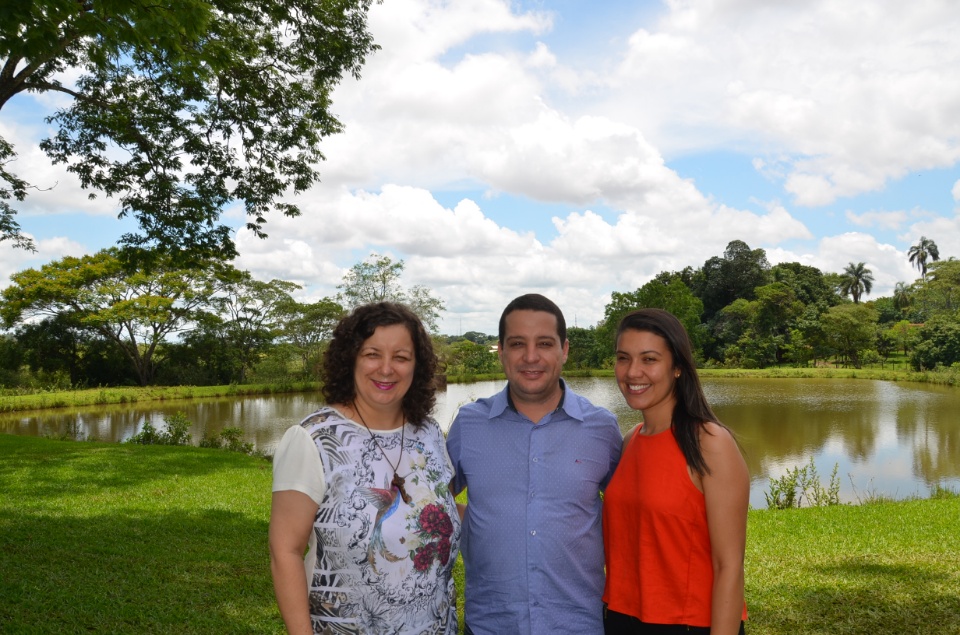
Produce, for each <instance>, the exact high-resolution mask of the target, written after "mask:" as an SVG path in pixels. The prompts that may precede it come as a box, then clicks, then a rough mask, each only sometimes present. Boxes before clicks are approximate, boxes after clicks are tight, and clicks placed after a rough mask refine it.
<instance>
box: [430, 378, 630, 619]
mask: <svg viewBox="0 0 960 635" xmlns="http://www.w3.org/2000/svg"><path fill="white" fill-rule="evenodd" d="M561 384H562V387H563V391H564V395H563V399H562V400H561V402H560V406H559V407H558V408H557V409H556V410H555V411H553V412H552V413H550V414H548V415H546V416H545V417H543V419H541V420H540V421H539V422H538V423H536V424H534V423H533V422H532V421H530V419H528V418H527V417H525V416H524V415H522V414H520V413H519V412H517V410H515V409H514V408H513V407H512V406H511V405H510V401H509V396H508V390H509V388H504V390H503V391H502V392H500V393H497V394H496V395H494V396H492V397H489V398H486V399H480V400H478V401H476V402H474V403H472V404H468V405H465V406H463V407H462V408H461V409H460V412H459V413H458V414H457V417H456V419H455V420H454V422H453V424H452V425H451V427H450V433H449V435H448V437H447V449H448V451H449V453H450V459H451V460H452V461H453V465H454V468H455V470H456V477H455V481H454V487H455V489H456V491H457V492H460V491H461V490H463V489H464V488H468V494H467V496H468V499H469V502H468V505H467V512H466V516H465V518H464V525H463V535H462V540H461V545H460V547H461V553H462V554H463V559H464V566H465V568H466V589H465V600H466V609H465V617H466V622H467V625H468V626H469V627H470V629H471V630H472V631H473V633H474V635H509V634H513V633H516V634H517V635H537V634H540V633H543V634H549V635H561V634H563V633H577V634H578V635H579V634H582V633H588V634H589V633H603V616H602V612H603V604H602V601H601V596H602V594H603V585H604V574H603V534H602V529H601V521H600V506H601V499H600V492H601V491H602V490H603V489H604V488H605V487H606V485H607V483H608V482H609V480H610V477H611V476H612V475H613V471H614V469H615V468H616V466H617V461H618V460H619V459H620V449H621V446H622V442H623V441H622V436H621V434H620V428H619V427H618V426H617V420H616V417H614V415H613V414H612V413H611V412H610V411H608V410H606V409H604V408H599V407H597V406H594V405H593V404H591V403H590V402H589V401H588V400H587V399H585V398H584V397H581V396H579V395H577V394H576V393H574V392H573V391H571V390H570V389H569V388H568V387H567V386H566V384H565V383H564V382H563V381H562V380H561Z"/></svg>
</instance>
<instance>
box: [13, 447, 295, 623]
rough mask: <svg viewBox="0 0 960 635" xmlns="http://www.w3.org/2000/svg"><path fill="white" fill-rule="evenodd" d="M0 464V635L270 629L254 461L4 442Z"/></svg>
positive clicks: (161, 450) (271, 606)
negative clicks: (15, 634)
mask: <svg viewBox="0 0 960 635" xmlns="http://www.w3.org/2000/svg"><path fill="white" fill-rule="evenodd" d="M0 456H2V457H3V459H2V460H0V632H3V633H186V634H193V633H217V634H222V633H280V632H282V630H283V625H282V622H281V621H280V617H279V614H278V612H277V609H276V603H275V600H274V597H273V588H272V584H271V580H270V571H269V557H268V550H267V516H268V506H269V476H268V475H269V470H270V464H269V463H268V462H266V461H263V460H261V459H256V458H253V457H248V456H245V455H240V454H236V453H230V452H223V451H217V450H203V449H199V448H171V447H144V446H128V445H120V444H104V443H86V442H80V443H78V442H69V441H68V442H62V441H51V440H48V439H30V438H23V437H6V436H4V435H0ZM251 468H252V469H251ZM260 469H263V470H264V472H263V473H261V472H259V470H260Z"/></svg>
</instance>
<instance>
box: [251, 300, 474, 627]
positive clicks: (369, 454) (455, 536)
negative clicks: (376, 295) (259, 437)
mask: <svg viewBox="0 0 960 635" xmlns="http://www.w3.org/2000/svg"><path fill="white" fill-rule="evenodd" d="M436 369H437V358H436V355H435V354H434V352H433V344H432V342H431V340H430V336H429V335H428V334H427V332H426V330H425V329H424V328H423V324H422V323H421V322H420V320H419V319H418V318H417V316H416V315H415V314H414V313H413V312H412V311H410V310H409V309H408V308H406V307H405V306H403V305H400V304H395V303H392V302H380V303H376V304H368V305H364V306H361V307H358V308H356V309H355V310H354V311H353V312H352V313H351V314H350V315H348V316H346V317H344V318H343V319H342V320H341V321H340V323H339V324H338V325H337V327H336V328H335V329H334V332H333V338H332V340H331V342H330V345H329V347H328V349H327V351H326V354H325V355H324V362H323V380H324V386H323V395H324V397H325V399H326V402H327V405H326V406H324V407H322V408H320V409H319V410H318V411H317V412H315V413H313V414H311V415H310V416H308V417H307V418H306V419H304V420H303V421H302V422H301V423H300V424H299V425H295V426H293V427H291V428H290V429H289V430H287V432H286V433H285V434H284V436H283V439H282V440H281V441H280V444H279V445H278V447H277V451H276V455H275V457H274V468H273V503H272V507H271V512H270V557H271V569H272V573H273V581H274V589H275V591H276V595H277V604H278V606H279V608H280V613H281V615H282V616H283V620H284V622H285V624H286V627H287V631H288V632H289V633H291V634H292V635H293V634H298V635H299V634H306V633H357V634H371V635H372V634H377V633H387V632H389V633H399V634H408V633H409V634H413V633H429V634H437V635H452V634H454V633H456V632H457V614H456V606H455V599H454V598H455V595H454V587H453V577H452V570H453V564H454V562H455V561H456V558H457V550H458V547H459V541H460V517H459V515H458V514H457V508H456V504H455V502H454V499H453V496H452V494H451V493H450V490H449V488H448V484H449V482H450V479H451V478H452V477H453V471H452V466H451V464H450V459H449V456H448V455H447V451H446V446H445V443H444V438H443V433H442V432H441V430H440V427H439V426H438V425H437V422H436V421H435V420H434V419H432V418H431V417H430V412H431V411H432V410H433V406H434V404H435V401H436V396H435V392H436V385H435V383H434V374H435V372H436ZM304 551H307V555H306V558H304V555H303V554H304Z"/></svg>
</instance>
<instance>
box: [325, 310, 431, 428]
mask: <svg viewBox="0 0 960 635" xmlns="http://www.w3.org/2000/svg"><path fill="white" fill-rule="evenodd" d="M394 324H402V325H403V326H405V327H407V330H408V331H409V332H410V338H411V339H412V340H413V350H414V356H415V363H414V366H413V380H412V383H411V384H410V389H409V390H408V391H407V394H406V395H404V396H403V401H402V402H401V409H402V410H403V416H404V418H405V419H406V420H407V421H408V422H410V423H411V424H413V425H414V426H416V427H419V426H422V425H423V424H424V421H425V420H426V418H427V417H428V416H430V413H431V412H432V411H433V407H434V405H436V402H437V395H436V393H437V385H436V377H435V375H436V372H437V355H436V353H434V352H433V340H431V339H430V336H429V335H428V334H427V331H426V329H425V328H423V323H422V322H420V318H418V317H417V315H416V314H415V313H414V312H413V311H411V310H410V309H408V308H407V307H405V306H404V305H402V304H398V303H396V302H375V303H373V304H364V305H363V306H358V307H357V308H355V309H354V310H353V311H352V312H351V313H350V314H349V315H347V316H345V317H343V318H342V319H341V320H340V322H339V323H338V324H337V326H336V328H334V329H333V338H332V339H331V340H330V346H328V347H327V350H326V352H325V353H324V354H323V396H324V398H325V399H326V400H327V403H330V404H336V403H339V404H349V403H352V402H353V400H354V399H355V398H356V396H357V387H356V385H355V384H354V379H353V371H354V369H355V368H356V364H357V354H358V353H359V352H360V347H361V346H363V343H364V342H365V341H366V340H367V339H368V338H369V337H370V336H371V335H373V332H374V331H376V330H377V327H380V326H393V325H394Z"/></svg>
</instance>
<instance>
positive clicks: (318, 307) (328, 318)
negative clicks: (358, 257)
mask: <svg viewBox="0 0 960 635" xmlns="http://www.w3.org/2000/svg"><path fill="white" fill-rule="evenodd" d="M278 308H279V310H280V311H281V314H282V319H281V322H282V328H281V336H282V337H283V338H284V339H286V340H287V341H288V342H290V343H291V344H292V345H293V347H294V348H295V349H296V351H297V354H298V355H299V357H300V362H301V364H302V366H303V370H304V371H305V372H309V371H310V366H311V362H314V363H319V360H320V353H321V348H322V345H323V342H324V341H325V340H327V339H328V338H329V337H330V334H331V333H332V332H333V327H335V326H336V325H337V322H338V321H339V320H340V317H341V316H342V315H343V307H342V306H340V304H338V303H337V302H335V301H334V300H332V299H330V298H323V299H322V300H319V301H317V302H312V303H309V304H304V303H300V302H290V303H289V304H286V305H282V306H280V307H278Z"/></svg>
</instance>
